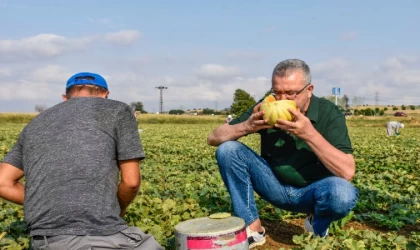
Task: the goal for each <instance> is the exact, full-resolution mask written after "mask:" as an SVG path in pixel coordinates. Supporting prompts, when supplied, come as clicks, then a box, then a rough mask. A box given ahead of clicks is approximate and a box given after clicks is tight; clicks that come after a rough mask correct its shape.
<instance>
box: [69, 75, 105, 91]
mask: <svg viewBox="0 0 420 250" xmlns="http://www.w3.org/2000/svg"><path fill="white" fill-rule="evenodd" d="M74 85H95V86H99V87H102V88H104V89H106V90H108V84H106V81H105V79H104V78H103V77H102V76H100V75H98V74H95V73H89V72H80V73H77V74H75V75H73V76H72V77H70V79H69V80H68V81H67V85H66V89H68V88H70V87H71V86H74Z"/></svg>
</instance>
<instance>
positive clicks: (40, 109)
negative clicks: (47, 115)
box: [35, 104, 47, 113]
mask: <svg viewBox="0 0 420 250" xmlns="http://www.w3.org/2000/svg"><path fill="white" fill-rule="evenodd" d="M45 110H47V106H46V105H44V104H37V105H35V111H36V112H39V113H41V112H44V111H45Z"/></svg>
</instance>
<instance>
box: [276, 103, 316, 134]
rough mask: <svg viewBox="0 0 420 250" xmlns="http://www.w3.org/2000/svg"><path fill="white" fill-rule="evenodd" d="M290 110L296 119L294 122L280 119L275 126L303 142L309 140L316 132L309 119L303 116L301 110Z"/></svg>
mask: <svg viewBox="0 0 420 250" xmlns="http://www.w3.org/2000/svg"><path fill="white" fill-rule="evenodd" d="M288 110H289V112H290V113H291V114H292V115H293V116H294V117H295V118H294V120H293V121H290V122H289V121H285V120H281V119H279V120H277V123H276V124H275V125H274V126H275V127H277V128H279V129H281V130H284V131H287V132H289V133H291V134H293V135H295V136H297V137H299V138H301V139H303V140H306V139H309V138H310V137H311V136H312V135H313V134H314V133H315V132H316V130H315V128H314V126H312V123H311V121H310V120H309V118H308V117H306V116H305V115H304V114H302V113H301V112H300V110H299V109H298V110H297V111H295V110H293V109H288Z"/></svg>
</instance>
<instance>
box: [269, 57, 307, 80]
mask: <svg viewBox="0 0 420 250" xmlns="http://www.w3.org/2000/svg"><path fill="white" fill-rule="evenodd" d="M296 71H301V72H302V73H303V79H304V83H303V84H304V85H306V84H308V83H311V81H312V76H311V70H310V69H309V66H308V65H307V64H306V63H305V62H304V61H302V60H299V59H287V60H284V61H281V62H280V63H279V64H277V65H276V67H275V68H274V71H273V76H272V78H271V79H272V80H274V77H275V76H279V77H285V76H289V75H291V74H293V73H295V72H296Z"/></svg>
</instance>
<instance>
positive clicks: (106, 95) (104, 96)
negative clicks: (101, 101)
mask: <svg viewBox="0 0 420 250" xmlns="http://www.w3.org/2000/svg"><path fill="white" fill-rule="evenodd" d="M108 95H109V91H107V92H105V93H103V94H101V97H102V98H105V99H108Z"/></svg>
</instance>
